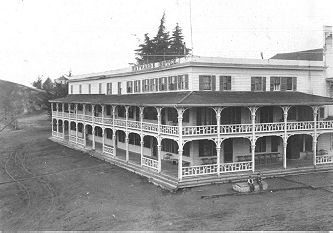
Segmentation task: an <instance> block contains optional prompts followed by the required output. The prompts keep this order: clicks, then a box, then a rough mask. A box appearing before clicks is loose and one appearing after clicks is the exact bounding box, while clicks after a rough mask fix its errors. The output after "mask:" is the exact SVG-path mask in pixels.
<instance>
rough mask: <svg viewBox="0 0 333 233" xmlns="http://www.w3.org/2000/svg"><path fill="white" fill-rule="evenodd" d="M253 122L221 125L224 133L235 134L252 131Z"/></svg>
mask: <svg viewBox="0 0 333 233" xmlns="http://www.w3.org/2000/svg"><path fill="white" fill-rule="evenodd" d="M251 132H252V125H251V124H232V125H221V133H222V134H233V133H251Z"/></svg>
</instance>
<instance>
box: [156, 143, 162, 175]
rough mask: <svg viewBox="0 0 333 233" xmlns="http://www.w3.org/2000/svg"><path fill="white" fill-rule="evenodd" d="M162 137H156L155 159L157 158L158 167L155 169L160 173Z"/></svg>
mask: <svg viewBox="0 0 333 233" xmlns="http://www.w3.org/2000/svg"><path fill="white" fill-rule="evenodd" d="M161 142H162V138H161V137H158V138H157V159H158V165H157V166H158V167H157V171H158V172H159V173H160V172H161V171H162V157H161V151H162V143H161Z"/></svg>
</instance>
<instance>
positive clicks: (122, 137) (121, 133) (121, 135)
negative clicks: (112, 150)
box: [117, 131, 126, 143]
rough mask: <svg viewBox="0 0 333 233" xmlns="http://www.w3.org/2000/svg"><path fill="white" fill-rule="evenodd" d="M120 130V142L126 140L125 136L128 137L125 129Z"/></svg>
mask: <svg viewBox="0 0 333 233" xmlns="http://www.w3.org/2000/svg"><path fill="white" fill-rule="evenodd" d="M117 132H119V133H118V140H119V142H123V143H124V142H125V138H126V135H125V132H124V131H117Z"/></svg>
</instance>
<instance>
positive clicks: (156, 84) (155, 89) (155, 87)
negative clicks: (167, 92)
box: [153, 78, 158, 91]
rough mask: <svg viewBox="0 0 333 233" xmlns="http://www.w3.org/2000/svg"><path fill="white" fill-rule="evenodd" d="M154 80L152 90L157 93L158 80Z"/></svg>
mask: <svg viewBox="0 0 333 233" xmlns="http://www.w3.org/2000/svg"><path fill="white" fill-rule="evenodd" d="M154 80H155V82H154V87H153V89H154V91H158V78H155V79H154Z"/></svg>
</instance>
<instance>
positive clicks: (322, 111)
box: [319, 107, 325, 119]
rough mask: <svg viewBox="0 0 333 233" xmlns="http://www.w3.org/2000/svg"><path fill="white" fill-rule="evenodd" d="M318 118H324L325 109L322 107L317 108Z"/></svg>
mask: <svg viewBox="0 0 333 233" xmlns="http://www.w3.org/2000/svg"><path fill="white" fill-rule="evenodd" d="M319 118H321V119H324V118H325V108H324V107H320V108H319Z"/></svg>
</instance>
